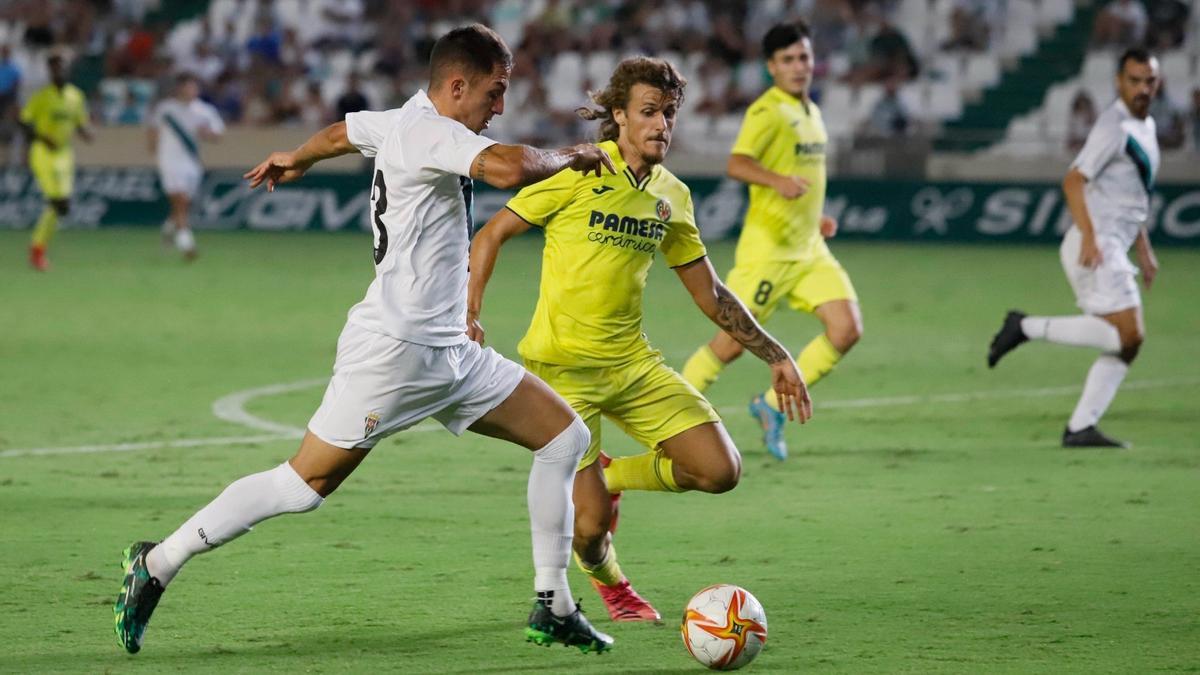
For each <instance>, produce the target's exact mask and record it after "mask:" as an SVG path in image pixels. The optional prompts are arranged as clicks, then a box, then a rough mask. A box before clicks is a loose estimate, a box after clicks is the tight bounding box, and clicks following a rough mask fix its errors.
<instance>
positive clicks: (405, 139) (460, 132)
mask: <svg viewBox="0 0 1200 675" xmlns="http://www.w3.org/2000/svg"><path fill="white" fill-rule="evenodd" d="M346 134H347V136H348V138H349V140H350V143H351V144H353V145H354V147H356V148H358V149H359V151H360V152H362V154H364V155H366V156H367V157H374V158H375V174H374V178H373V182H372V187H371V219H372V223H373V230H374V235H375V279H374V281H372V282H371V285H370V287H368V288H367V294H366V297H364V298H363V300H362V302H360V303H358V304H357V305H355V306H354V307H352V308H351V309H350V313H349V316H348V320H349V321H350V322H351V323H355V324H358V325H359V326H362V327H363V328H366V329H367V330H370V331H373V332H376V333H382V334H384V335H388V336H391V337H393V338H396V339H398V340H404V341H406V342H413V343H416V344H422V345H427V346H431V347H445V346H450V345H456V344H461V343H463V342H466V341H467V336H466V329H467V256H468V246H469V243H470V229H471V215H470V214H471V211H470V206H471V198H472V192H471V190H472V185H471V180H470V178H467V176H469V175H470V172H471V164H472V162H474V161H475V157H476V156H477V155H479V153H480V152H482V151H483V150H484V149H486V148H487V147H489V146H491V145H492V144H494V143H495V142H496V141H494V140H492V139H489V138H486V137H484V136H480V135H479V134H477V133H475V132H473V131H471V130H470V129H468V128H467V127H466V126H464V125H463V124H462V123H461V122H458V121H456V120H452V119H450V118H449V117H445V116H443V115H441V114H439V113H438V111H437V110H436V109H435V108H434V107H433V102H432V101H430V100H429V97H428V96H427V95H426V94H425V92H424V91H418V92H417V93H416V94H415V95H414V96H413V97H412V98H410V99H409V100H408V102H407V103H405V104H404V106H403V107H401V108H399V109H393V110H388V111H384V112H357V113H350V114H349V115H346Z"/></svg>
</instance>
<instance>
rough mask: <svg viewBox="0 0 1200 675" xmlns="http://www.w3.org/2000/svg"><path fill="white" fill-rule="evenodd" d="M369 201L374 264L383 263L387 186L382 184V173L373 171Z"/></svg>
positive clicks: (386, 240) (386, 243)
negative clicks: (372, 223)
mask: <svg viewBox="0 0 1200 675" xmlns="http://www.w3.org/2000/svg"><path fill="white" fill-rule="evenodd" d="M371 187H372V188H373V193H374V194H372V195H371V201H372V202H374V203H375V264H376V265H378V264H379V263H380V262H382V261H383V256H384V254H386V253H387V246H388V238H387V228H386V227H384V225H383V212H384V211H387V185H385V184H384V182H383V171H380V170H379V169H376V170H375V184H374V185H372V186H371Z"/></svg>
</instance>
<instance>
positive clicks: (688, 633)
mask: <svg viewBox="0 0 1200 675" xmlns="http://www.w3.org/2000/svg"><path fill="white" fill-rule="evenodd" d="M680 630H681V632H682V633H683V644H684V646H685V647H687V650H688V652H690V653H691V655H692V656H694V657H695V658H696V660H697V661H699V662H700V663H703V664H704V665H706V666H708V667H709V668H712V669H713V670H737V669H738V668H741V667H742V666H744V665H746V664H747V663H750V662H751V661H753V660H754V657H756V656H758V653H759V652H760V651H762V648H763V644H765V643H766V641H767V613H766V612H764V611H763V607H762V605H761V604H760V603H759V602H758V599H757V598H755V597H754V596H753V595H750V591H747V590H746V589H744V588H741V587H740V586H734V585H732V584H717V585H715V586H709V587H708V588H705V589H703V590H701V591H700V592H699V593H697V594H695V595H693V596H692V599H691V600H690V601H689V602H688V604H687V609H685V610H684V612H683V625H682V626H680Z"/></svg>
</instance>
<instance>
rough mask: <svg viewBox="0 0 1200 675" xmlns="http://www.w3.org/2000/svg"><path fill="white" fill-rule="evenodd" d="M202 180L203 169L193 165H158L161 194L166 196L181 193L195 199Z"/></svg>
mask: <svg viewBox="0 0 1200 675" xmlns="http://www.w3.org/2000/svg"><path fill="white" fill-rule="evenodd" d="M203 178H204V169H203V168H201V167H199V166H196V165H194V164H187V163H179V164H171V165H170V166H164V165H162V164H159V165H158V180H159V181H160V182H161V183H162V190H163V192H164V193H166V194H168V195H174V194H180V193H182V194H185V195H187V196H188V197H195V196H196V193H197V192H198V191H199V190H200V181H201V180H202V179H203Z"/></svg>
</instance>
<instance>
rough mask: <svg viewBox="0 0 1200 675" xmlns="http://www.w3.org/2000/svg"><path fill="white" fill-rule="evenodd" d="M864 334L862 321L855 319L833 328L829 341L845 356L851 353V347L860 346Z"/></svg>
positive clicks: (830, 331)
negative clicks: (859, 342)
mask: <svg viewBox="0 0 1200 675" xmlns="http://www.w3.org/2000/svg"><path fill="white" fill-rule="evenodd" d="M862 334H863V325H862V319H854V320H851V321H846V322H843V323H839V324H838V325H836V326H831V327H830V329H829V341H830V342H831V343H833V346H834V348H836V349H837V350H838V351H839V352H841V353H843V354H845V353H846V352H848V351H850V348H851V347H853V346H854V345H856V344H858V341H859V340H861V339H862Z"/></svg>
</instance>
